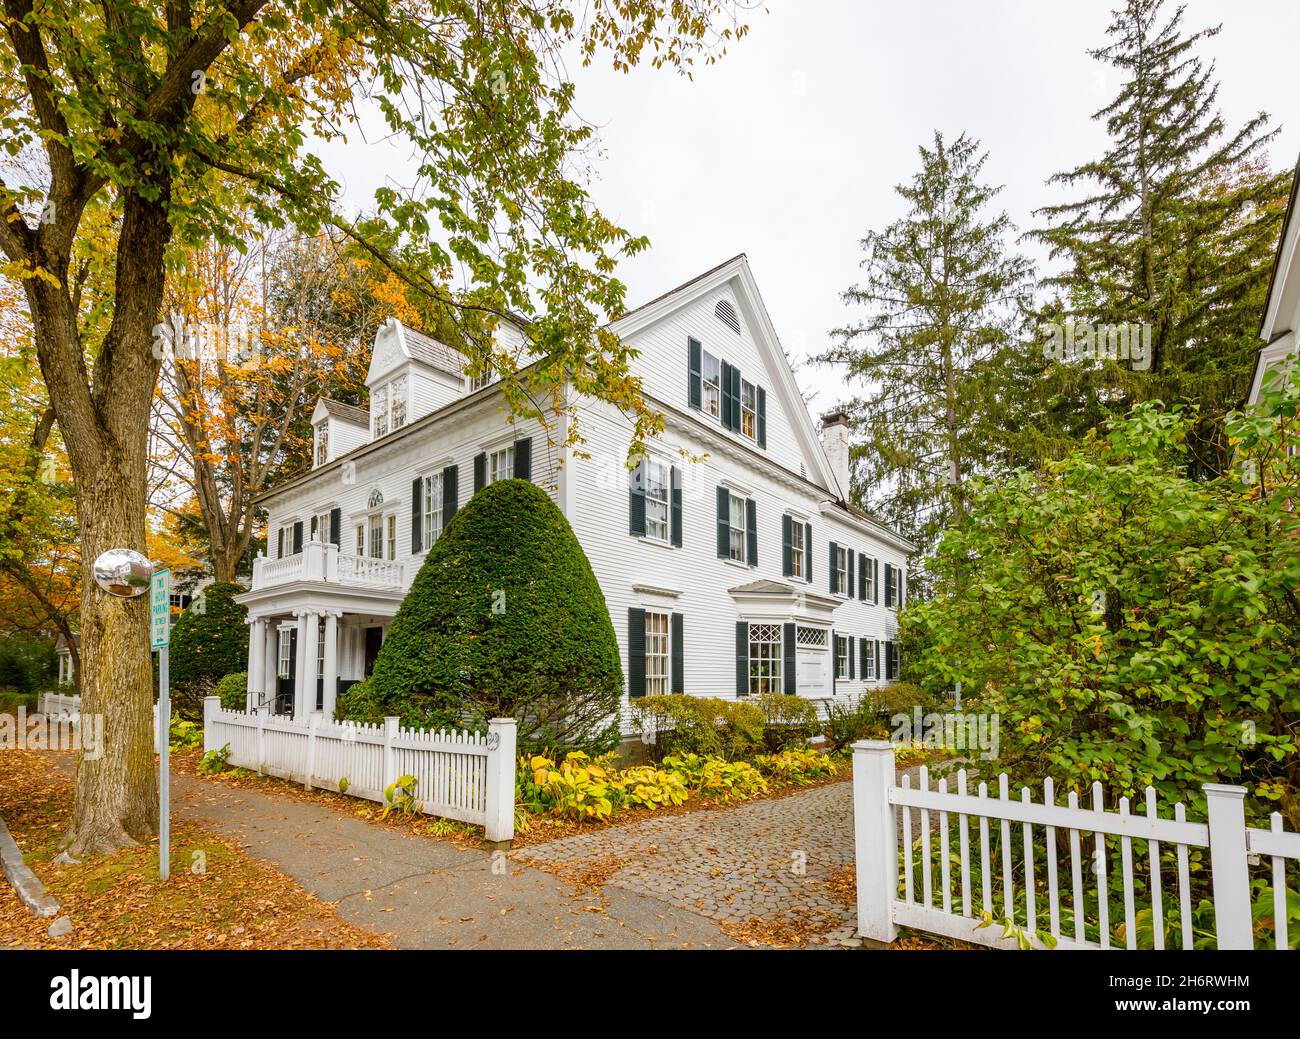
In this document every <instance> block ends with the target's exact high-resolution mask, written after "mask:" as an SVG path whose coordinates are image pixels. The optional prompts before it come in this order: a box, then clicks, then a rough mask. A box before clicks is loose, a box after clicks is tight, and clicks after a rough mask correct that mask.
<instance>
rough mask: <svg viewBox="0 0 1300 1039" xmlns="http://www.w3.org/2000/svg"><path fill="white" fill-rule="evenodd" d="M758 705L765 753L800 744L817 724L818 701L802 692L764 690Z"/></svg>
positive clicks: (813, 733)
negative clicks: (760, 712) (794, 693)
mask: <svg viewBox="0 0 1300 1039" xmlns="http://www.w3.org/2000/svg"><path fill="white" fill-rule="evenodd" d="M758 709H759V710H760V711H762V712H763V747H764V749H765V750H767V752H768V753H776V752H777V751H782V750H785V749H786V748H787V747H801V746H803V745H804V744H805V743H807V742H808V740H809V739H811V738H812V736H813V735H815V734H816V732H817V730H818V727H819V725H820V719H819V718H818V715H817V705H816V704H815V703H814V702H813V701H812V700H805V699H804V698H803V697H802V696H786V695H785V694H784V693H764V694H763V695H762V696H760V697H759V698H758Z"/></svg>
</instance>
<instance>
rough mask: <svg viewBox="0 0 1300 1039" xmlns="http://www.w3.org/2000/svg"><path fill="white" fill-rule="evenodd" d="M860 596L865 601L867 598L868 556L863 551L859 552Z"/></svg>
mask: <svg viewBox="0 0 1300 1039" xmlns="http://www.w3.org/2000/svg"><path fill="white" fill-rule="evenodd" d="M858 598H859V599H861V600H862V601H863V602H866V599H867V557H866V555H864V554H863V553H861V552H859V553H858Z"/></svg>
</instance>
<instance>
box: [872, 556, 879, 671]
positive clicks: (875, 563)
mask: <svg viewBox="0 0 1300 1039" xmlns="http://www.w3.org/2000/svg"><path fill="white" fill-rule="evenodd" d="M871 601H872V602H873V603H875V604H876V605H877V606H879V605H880V560H879V559H873V560H872V561H871ZM876 669H877V670H879V669H880V651H879V650H877V651H876Z"/></svg>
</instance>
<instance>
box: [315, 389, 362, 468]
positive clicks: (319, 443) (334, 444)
mask: <svg viewBox="0 0 1300 1039" xmlns="http://www.w3.org/2000/svg"><path fill="white" fill-rule="evenodd" d="M311 428H312V468H319V467H320V466H322V465H325V464H327V463H329V462H332V461H334V459H336V458H339V457H340V456H342V455H345V454H347V453H348V452H349V451H351V450H353V449H354V448H358V447H360V446H361V445H362V444H364V443H366V441H367V440H369V439H370V416H369V413H368V412H367V411H366V410H365V409H364V408H354V407H353V406H352V405H351V404H344V403H343V402H342V401H338V400H331V399H330V398H329V397H320V398H318V399H317V401H316V408H315V410H313V411H312V413H311Z"/></svg>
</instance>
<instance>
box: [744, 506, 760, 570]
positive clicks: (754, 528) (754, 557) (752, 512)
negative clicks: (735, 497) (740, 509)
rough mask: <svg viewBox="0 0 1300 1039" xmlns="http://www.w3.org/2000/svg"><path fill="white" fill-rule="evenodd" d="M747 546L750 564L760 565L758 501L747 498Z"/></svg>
mask: <svg viewBox="0 0 1300 1039" xmlns="http://www.w3.org/2000/svg"><path fill="white" fill-rule="evenodd" d="M745 547H746V549H747V550H748V551H747V552H746V556H747V558H748V561H749V565H750V566H758V502H756V501H754V499H753V498H747V499H745Z"/></svg>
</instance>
